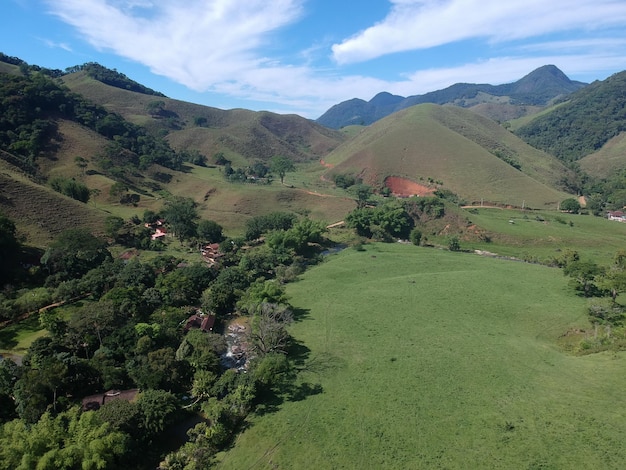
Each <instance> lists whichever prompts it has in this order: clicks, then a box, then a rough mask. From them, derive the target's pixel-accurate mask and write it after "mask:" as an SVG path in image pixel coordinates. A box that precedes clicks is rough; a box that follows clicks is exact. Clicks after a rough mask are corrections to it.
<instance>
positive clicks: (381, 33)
mask: <svg viewBox="0 0 626 470" xmlns="http://www.w3.org/2000/svg"><path fill="white" fill-rule="evenodd" d="M391 3H392V8H391V11H390V13H389V14H388V15H387V17H386V18H385V19H384V20H382V21H381V22H380V23H377V24H375V25H373V26H371V27H369V28H367V29H365V30H364V31H361V32H360V33H358V34H356V35H355V36H353V37H352V38H349V39H346V40H345V41H343V42H342V43H339V44H335V45H333V47H332V51H333V57H334V59H335V60H336V61H337V62H338V63H340V64H345V63H354V62H361V61H365V60H369V59H373V58H376V57H380V56H383V55H386V54H390V53H395V52H400V51H409V50H417V49H426V48H430V47H435V46H440V45H443V44H448V43H452V42H456V41H461V40H465V39H470V38H487V39H489V40H490V41H492V42H501V41H507V40H513V39H523V38H530V37H536V36H540V35H544V34H549V33H554V32H563V31H572V30H577V29H580V30H587V31H588V30H593V29H598V28H606V27H614V26H624V25H626V2H624V1H623V0H550V1H546V0H508V1H502V0H434V1H425V0H391Z"/></svg>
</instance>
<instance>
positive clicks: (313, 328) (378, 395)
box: [218, 244, 626, 469]
mask: <svg viewBox="0 0 626 470" xmlns="http://www.w3.org/2000/svg"><path fill="white" fill-rule="evenodd" d="M288 293H289V294H290V295H291V302H292V304H293V305H294V306H295V307H296V308H301V309H302V311H301V312H300V316H299V321H298V322H297V323H296V324H295V325H294V326H293V327H292V329H291V333H292V334H293V335H294V337H295V339H296V340H297V341H298V342H299V344H300V349H302V350H304V351H306V354H305V356H306V360H305V361H304V364H303V368H304V372H303V373H302V374H301V380H303V381H307V382H309V383H311V384H314V385H319V386H321V388H322V389H323V393H319V394H312V395H310V396H308V397H306V398H304V399H302V400H301V401H291V402H285V403H283V404H282V405H280V406H279V407H278V409H277V411H276V412H274V413H269V414H265V415H256V416H255V417H254V418H253V419H252V421H253V423H252V424H253V425H252V426H251V427H250V428H249V429H248V430H247V431H245V432H244V433H243V434H242V435H241V436H240V437H239V439H238V440H237V442H236V444H235V446H234V447H233V448H232V449H231V450H230V451H228V452H226V453H224V454H222V455H221V462H220V465H219V467H218V468H222V469H235V468H236V469H239V468H255V469H262V468H263V469H264V468H319V469H331V468H355V469H356V468H449V469H455V468H459V469H460V468H469V467H472V468H507V469H508V468H622V467H623V461H624V458H625V457H626V447H625V446H624V444H623V440H622V439H621V437H620V436H623V435H624V432H626V420H625V419H624V412H623V410H624V404H625V403H624V396H623V393H622V390H623V389H624V386H626V379H625V378H624V374H623V373H622V371H623V367H624V360H625V359H626V356H625V355H624V353H623V352H620V353H601V354H595V355H589V356H584V357H575V356H572V355H568V354H567V353H565V352H564V351H562V350H560V349H559V347H558V346H557V343H558V338H559V337H560V336H561V335H563V334H564V333H565V332H566V331H567V330H568V329H570V328H580V329H585V328H588V327H589V325H588V323H587V319H586V315H585V305H586V303H585V300H584V299H581V298H579V297H576V296H575V295H573V293H572V291H571V290H570V289H569V288H568V287H567V280H566V279H565V278H564V276H563V274H562V272H561V271H560V270H558V269H553V268H547V267H543V266H538V265H533V264H527V263H521V262H513V261H503V260H495V259H489V258H485V257H480V256H476V255H473V254H467V253H451V252H444V251H440V250H433V249H425V248H418V247H414V246H409V245H400V244H386V245H382V244H374V245H366V247H365V250H364V251H357V250H353V249H348V250H344V251H343V252H341V253H339V254H337V255H332V256H330V257H329V258H328V260H327V262H326V263H324V264H322V265H320V266H317V267H314V268H312V269H311V270H309V271H308V272H307V273H306V274H305V275H304V276H303V279H302V281H301V282H299V283H296V284H293V285H291V286H290V287H289V290H288Z"/></svg>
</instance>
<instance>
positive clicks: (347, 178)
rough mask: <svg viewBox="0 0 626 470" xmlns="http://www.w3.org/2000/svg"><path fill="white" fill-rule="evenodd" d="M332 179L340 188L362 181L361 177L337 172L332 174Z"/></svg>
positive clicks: (346, 187)
mask: <svg viewBox="0 0 626 470" xmlns="http://www.w3.org/2000/svg"><path fill="white" fill-rule="evenodd" d="M333 181H334V182H335V186H337V187H338V188H342V189H348V188H349V187H350V186H354V185H355V184H361V183H362V180H361V178H357V177H356V176H354V175H351V174H348V173H338V174H336V175H334V176H333Z"/></svg>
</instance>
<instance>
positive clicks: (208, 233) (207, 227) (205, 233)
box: [198, 220, 224, 243]
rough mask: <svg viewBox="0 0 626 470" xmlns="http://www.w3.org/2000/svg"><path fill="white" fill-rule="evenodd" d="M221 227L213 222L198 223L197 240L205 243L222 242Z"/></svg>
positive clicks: (203, 221)
mask: <svg viewBox="0 0 626 470" xmlns="http://www.w3.org/2000/svg"><path fill="white" fill-rule="evenodd" d="M222 230H223V229H222V226H221V225H220V224H218V223H217V222H215V221H213V220H201V221H200V222H199V223H198V238H200V240H202V241H203V242H207V243H220V242H222V241H223V240H224V234H223V232H222Z"/></svg>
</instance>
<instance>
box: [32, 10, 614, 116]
mask: <svg viewBox="0 0 626 470" xmlns="http://www.w3.org/2000/svg"><path fill="white" fill-rule="evenodd" d="M44 1H46V2H47V4H48V5H49V7H50V11H51V13H52V14H54V15H56V16H57V17H59V18H60V19H61V20H63V21H64V22H65V23H68V24H70V25H72V26H73V27H75V28H76V29H77V30H78V31H79V32H80V34H81V36H82V37H84V38H85V40H87V41H88V42H89V43H90V44H92V45H93V46H94V47H95V48H97V49H99V50H103V51H110V52H113V53H114V54H116V55H119V56H121V57H125V58H127V59H130V60H133V61H135V62H138V63H141V64H143V65H145V66H147V67H149V68H150V70H151V71H152V72H154V73H156V74H159V75H162V76H165V77H168V78H169V79H171V80H173V81H174V82H176V83H180V84H183V85H185V86H187V87H189V88H190V89H193V90H196V91H199V92H204V91H209V92H213V93H219V94H224V95H228V96H232V97H234V98H237V99H239V100H253V101H256V102H258V103H264V104H265V103H267V104H269V103H271V105H270V106H271V107H270V110H281V111H284V110H286V109H291V110H292V112H297V113H299V114H302V115H304V116H307V117H317V116H319V115H320V114H321V113H322V112H324V111H325V110H326V109H328V108H329V107H330V106H332V105H333V104H336V103H337V102H340V101H343V100H346V99H350V98H354V97H359V98H363V99H369V98H371V97H372V96H373V95H375V94H376V93H378V92H380V91H389V92H392V93H396V94H401V95H404V96H407V95H414V94H421V93H425V92H428V91H433V90H436V89H440V88H443V87H445V86H448V85H452V84H453V83H457V82H460V81H464V82H474V83H476V82H480V83H494V84H496V83H506V82H510V81H513V80H517V79H518V78H520V77H521V76H523V75H525V74H526V73H528V72H530V71H531V70H533V69H534V68H536V67H539V66H541V65H545V64H548V63H552V64H555V65H557V66H558V67H560V68H562V69H563V70H564V71H565V72H566V73H567V74H576V73H577V74H584V73H585V72H588V71H591V70H596V71H597V70H615V68H617V67H622V68H626V60H625V59H624V58H623V54H622V51H623V46H624V41H626V36H624V35H623V34H621V33H620V31H621V29H619V28H616V29H613V30H612V32H613V36H614V37H609V36H610V34H609V33H607V31H608V28H609V27H612V26H617V25H621V26H623V27H624V26H626V2H624V0H593V1H592V0H568V1H567V2H566V1H564V0H552V1H550V2H547V1H546V0H525V1H521V0H508V1H506V2H505V1H502V0H432V1H431V0H392V1H391V2H390V11H389V13H388V15H387V16H386V17H384V18H381V21H380V22H378V23H376V24H373V25H372V26H371V27H369V28H367V29H365V30H364V31H362V32H360V33H358V34H356V35H355V36H353V37H351V38H349V39H347V40H345V41H343V42H341V43H338V44H335V45H333V46H332V57H333V58H334V61H332V60H329V61H328V62H327V63H320V60H319V58H320V57H323V56H324V54H323V53H322V52H323V51H324V49H325V50H326V52H327V53H330V52H331V49H330V46H331V44H330V43H329V41H328V38H324V37H322V38H313V39H311V43H310V44H308V45H304V46H303V48H302V49H301V50H299V51H291V52H290V54H291V55H290V56H285V55H278V54H279V53H278V52H277V51H278V50H281V51H283V53H284V51H286V50H288V48H286V47H285V48H277V47H276V45H277V44H278V43H279V42H280V41H284V40H285V39H284V37H282V36H281V34H282V32H283V31H284V30H285V28H286V27H288V26H290V25H293V24H294V23H296V22H298V21H300V20H303V19H304V16H303V15H304V14H305V9H304V7H303V4H304V2H305V1H306V0H273V1H271V2H268V1H265V0H168V1H163V0H44ZM622 29H626V28H622ZM559 31H561V32H562V31H569V32H571V31H576V32H580V33H581V34H580V35H579V36H578V37H577V39H575V40H560V41H556V40H554V38H552V37H549V36H548V33H553V32H559ZM594 31H598V32H601V33H602V34H599V33H598V34H596V35H595V36H594V35H592V34H591V32H594ZM583 33H584V34H583ZM322 34H326V33H322ZM522 38H531V39H536V41H535V42H529V41H521V39H522ZM465 39H479V40H481V41H485V42H487V43H489V44H491V45H492V48H491V50H490V51H489V50H487V52H486V55H485V56H484V57H483V58H476V57H471V58H465V59H457V60H456V62H455V63H456V65H452V64H451V65H449V66H443V67H441V68H427V69H422V70H416V68H415V67H410V66H407V67H406V68H405V69H404V70H401V71H399V72H397V74H396V75H395V76H393V75H388V76H387V78H386V79H382V78H380V77H382V76H383V75H381V74H379V73H378V72H379V71H371V72H366V71H365V69H362V70H360V71H359V72H352V73H351V74H346V73H343V71H344V70H345V69H346V68H348V67H347V65H346V64H351V63H359V62H366V61H368V60H370V59H373V58H377V57H381V56H383V55H386V54H389V53H394V52H401V51H411V50H419V49H427V48H431V47H436V46H439V45H444V44H449V43H453V42H457V41H462V40H465ZM496 44H497V45H498V46H499V47H495V46H494V45H496ZM503 44H505V45H506V47H503V46H502V45H503ZM50 45H52V43H50ZM56 45H57V47H62V46H61V45H60V44H56ZM267 46H269V47H267ZM326 57H328V55H326ZM412 63H413V64H415V63H416V62H415V61H413V62H412ZM337 64H339V65H337ZM620 64H622V65H620Z"/></svg>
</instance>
